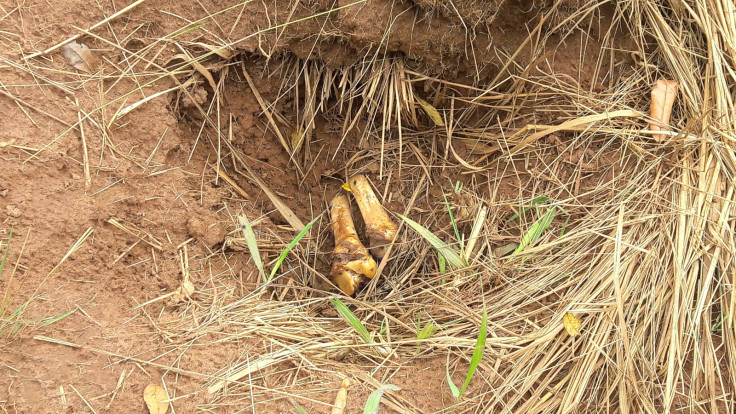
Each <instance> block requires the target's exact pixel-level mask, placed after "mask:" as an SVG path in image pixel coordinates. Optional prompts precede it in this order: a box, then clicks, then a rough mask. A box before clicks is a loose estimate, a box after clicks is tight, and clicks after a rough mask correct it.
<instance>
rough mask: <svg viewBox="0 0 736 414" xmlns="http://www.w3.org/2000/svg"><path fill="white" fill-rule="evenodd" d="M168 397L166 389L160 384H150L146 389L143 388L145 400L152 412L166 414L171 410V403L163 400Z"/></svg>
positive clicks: (152, 413) (151, 413)
mask: <svg viewBox="0 0 736 414" xmlns="http://www.w3.org/2000/svg"><path fill="white" fill-rule="evenodd" d="M168 399H169V397H168V396H166V390H164V388H163V387H162V386H160V385H156V384H148V386H147V387H146V389H145V390H143V401H145V402H146V406H147V407H148V412H149V413H150V414H166V411H168V410H169V403H165V402H162V401H166V400H168Z"/></svg>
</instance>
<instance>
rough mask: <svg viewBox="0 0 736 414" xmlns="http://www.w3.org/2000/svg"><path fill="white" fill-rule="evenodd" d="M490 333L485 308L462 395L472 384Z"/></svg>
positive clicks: (461, 390)
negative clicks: (471, 381)
mask: <svg viewBox="0 0 736 414" xmlns="http://www.w3.org/2000/svg"><path fill="white" fill-rule="evenodd" d="M487 334H488V314H487V313H486V311H485V309H483V320H482V321H481V323H480V332H479V333H478V341H477V342H476V343H475V350H474V351H473V357H472V358H471V359H470V367H469V368H468V376H467V377H465V383H464V384H463V387H462V388H461V389H460V395H463V393H464V392H465V390H466V389H467V388H468V385H470V380H471V379H473V374H475V370H476V369H477V368H478V364H480V361H481V360H482V359H483V351H485V349H486V335H487Z"/></svg>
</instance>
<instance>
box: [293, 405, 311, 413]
mask: <svg viewBox="0 0 736 414" xmlns="http://www.w3.org/2000/svg"><path fill="white" fill-rule="evenodd" d="M292 404H294V409H295V410H296V412H297V414H309V411H307V410H305V409H304V407H302V406H301V405H299V404H297V403H292Z"/></svg>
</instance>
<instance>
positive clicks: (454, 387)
mask: <svg viewBox="0 0 736 414" xmlns="http://www.w3.org/2000/svg"><path fill="white" fill-rule="evenodd" d="M448 362H449V360H448ZM445 372H446V373H447V384H449V385H450V392H451V393H452V396H453V397H455V399H458V398H460V390H459V389H457V385H455V383H454V382H452V377H451V376H450V366H449V365H446V366H445Z"/></svg>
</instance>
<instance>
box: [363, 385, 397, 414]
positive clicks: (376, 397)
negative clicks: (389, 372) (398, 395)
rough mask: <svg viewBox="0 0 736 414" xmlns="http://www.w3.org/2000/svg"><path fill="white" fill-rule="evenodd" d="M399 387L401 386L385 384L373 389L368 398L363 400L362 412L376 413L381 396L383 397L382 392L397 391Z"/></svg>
mask: <svg viewBox="0 0 736 414" xmlns="http://www.w3.org/2000/svg"><path fill="white" fill-rule="evenodd" d="M400 389H401V388H399V387H397V386H395V385H391V384H386V385H382V386H381V387H380V388H378V389H377V390H375V391H373V392H372V393H371V395H370V396H368V400H367V401H366V402H365V409H364V410H363V414H378V408H379V406H380V404H381V398H383V394H384V393H385V392H386V390H391V391H398V390H400Z"/></svg>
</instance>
